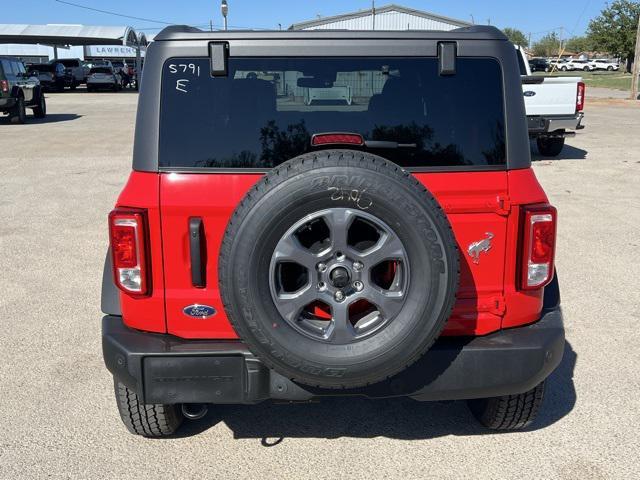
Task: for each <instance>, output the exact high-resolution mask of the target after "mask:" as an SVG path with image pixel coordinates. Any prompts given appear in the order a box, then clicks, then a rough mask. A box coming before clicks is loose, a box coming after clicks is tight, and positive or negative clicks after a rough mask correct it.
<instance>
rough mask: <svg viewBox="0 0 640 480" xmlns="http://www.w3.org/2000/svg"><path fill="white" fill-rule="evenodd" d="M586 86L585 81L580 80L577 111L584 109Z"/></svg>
mask: <svg viewBox="0 0 640 480" xmlns="http://www.w3.org/2000/svg"><path fill="white" fill-rule="evenodd" d="M585 92H586V87H585V85H584V82H578V92H577V93H576V112H581V111H582V110H584V94H585Z"/></svg>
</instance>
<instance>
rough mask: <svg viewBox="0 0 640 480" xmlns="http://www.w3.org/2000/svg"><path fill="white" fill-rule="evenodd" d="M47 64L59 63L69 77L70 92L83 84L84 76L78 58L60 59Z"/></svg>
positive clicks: (80, 61)
mask: <svg viewBox="0 0 640 480" xmlns="http://www.w3.org/2000/svg"><path fill="white" fill-rule="evenodd" d="M49 63H61V64H62V65H63V66H64V68H65V69H66V70H67V72H68V73H69V74H70V75H71V79H72V80H71V85H70V88H71V90H75V89H76V87H77V86H78V85H80V84H81V83H85V81H86V76H85V72H84V67H83V65H82V60H80V59H79V58H60V59H58V60H52V61H51V62H49Z"/></svg>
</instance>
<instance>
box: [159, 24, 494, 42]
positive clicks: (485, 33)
mask: <svg viewBox="0 0 640 480" xmlns="http://www.w3.org/2000/svg"><path fill="white" fill-rule="evenodd" d="M246 39H291V40H297V39H305V40H309V39H318V40H322V39H332V40H336V39H341V40H352V39H383V40H384V39H389V40H394V39H398V40H409V39H414V40H503V41H506V40H507V37H506V36H505V35H504V33H502V32H501V31H500V30H498V29H497V28H496V27H493V26H488V25H473V26H470V27H462V28H456V29H454V30H449V31H443V30H324V29H323V30H227V31H224V30H219V31H215V32H208V31H205V30H200V29H199V28H195V27H190V26H188V25H172V26H170V27H166V28H164V29H163V30H162V31H161V32H160V33H158V35H156V37H155V38H154V39H153V40H154V41H168V40H169V41H170V40H213V41H216V40H217V41H220V40H246Z"/></svg>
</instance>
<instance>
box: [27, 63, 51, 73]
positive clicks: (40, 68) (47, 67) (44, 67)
mask: <svg viewBox="0 0 640 480" xmlns="http://www.w3.org/2000/svg"><path fill="white" fill-rule="evenodd" d="M55 70H56V66H55V65H52V64H47V63H43V64H41V65H31V66H30V67H29V71H30V72H55Z"/></svg>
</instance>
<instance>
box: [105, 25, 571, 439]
mask: <svg viewBox="0 0 640 480" xmlns="http://www.w3.org/2000/svg"><path fill="white" fill-rule="evenodd" d="M109 234H110V248H109V252H108V255H107V260H106V264H105V271H104V279H103V290H102V310H103V312H104V313H105V314H106V316H105V317H104V319H103V322H102V336H103V337H102V338H103V353H104V359H105V363H106V366H107V368H108V369H109V371H110V372H111V373H112V374H113V377H114V381H115V394H116V402H117V404H118V408H119V411H120V415H121V417H122V420H123V421H124V423H125V425H126V426H127V428H128V429H129V430H130V431H131V432H133V433H136V434H140V435H145V436H149V437H155V436H163V435H170V434H172V433H174V432H175V431H176V429H177V428H178V427H179V426H180V424H181V422H182V420H183V418H184V417H187V418H198V417H201V416H202V415H203V414H204V413H205V412H206V409H207V408H211V407H210V406H211V405H213V404H254V403H258V402H261V401H264V400H268V399H273V400H279V401H308V400H312V399H314V400H315V399H319V398H321V397H323V396H326V395H332V396H335V395H362V396H366V397H370V398H380V397H391V396H408V397H411V398H413V399H415V400H418V401H429V400H466V401H468V404H469V406H470V408H471V410H472V412H473V413H474V414H475V416H476V417H477V418H478V419H479V420H480V422H482V423H483V424H484V425H486V426H487V427H489V428H493V429H517V428H522V427H525V426H527V425H529V424H530V422H531V421H532V420H533V419H534V417H535V415H536V413H537V411H538V409H539V407H540V405H541V402H542V398H543V390H544V381H545V378H546V377H547V376H548V375H549V374H550V373H551V372H552V371H553V370H554V369H555V367H556V366H557V365H558V364H559V362H560V360H561V358H562V354H563V349H564V330H563V325H562V314H561V311H560V306H559V303H560V297H559V289H558V282H557V279H556V277H555V273H554V250H555V238H556V211H555V209H554V208H553V207H552V206H551V205H549V203H548V200H547V197H546V195H545V193H544V191H543V190H542V188H541V187H540V184H539V183H538V181H537V180H536V177H535V175H534V173H533V171H532V169H531V159H530V149H529V139H528V134H527V122H526V118H525V110H524V102H523V97H522V87H521V81H520V72H519V69H518V61H517V59H516V55H515V50H514V48H513V45H512V44H511V43H509V42H508V41H507V39H506V38H505V37H504V36H503V34H502V33H500V32H499V31H498V30H497V29H495V28H492V27H470V28H463V29H458V30H453V31H450V32H429V31H403V32H380V31H371V32H369V31H359V32H346V31H340V32H338V31H304V32H295V31H287V32H213V33H210V32H203V31H200V30H197V29H193V28H190V27H169V28H167V29H165V30H164V31H163V32H161V33H160V34H159V35H158V36H157V37H156V38H155V41H154V42H153V44H152V45H151V46H150V48H149V50H148V52H147V57H146V63H145V72H144V82H143V84H142V91H141V93H140V98H139V104H138V114H137V124H136V133H135V146H134V152H133V171H132V173H131V176H130V177H129V180H128V182H127V184H126V186H125V187H124V190H123V191H122V193H121V194H120V197H119V198H118V201H117V203H116V207H115V209H114V210H113V211H112V212H111V213H110V215H109ZM208 406H209V407H208ZM247 408H250V407H247Z"/></svg>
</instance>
